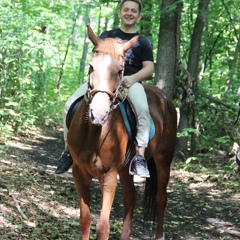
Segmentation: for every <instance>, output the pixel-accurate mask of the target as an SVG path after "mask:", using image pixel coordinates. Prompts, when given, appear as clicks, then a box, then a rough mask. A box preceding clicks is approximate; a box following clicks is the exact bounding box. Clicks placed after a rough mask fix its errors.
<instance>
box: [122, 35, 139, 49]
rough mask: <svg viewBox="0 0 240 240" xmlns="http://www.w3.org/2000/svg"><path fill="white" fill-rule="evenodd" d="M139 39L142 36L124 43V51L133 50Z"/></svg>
mask: <svg viewBox="0 0 240 240" xmlns="http://www.w3.org/2000/svg"><path fill="white" fill-rule="evenodd" d="M139 37H140V35H137V36H135V37H133V38H131V39H130V40H129V41H127V42H124V43H123V51H124V52H126V51H127V50H128V49H130V48H133V47H134V46H135V45H136V43H137V41H138V39H139Z"/></svg>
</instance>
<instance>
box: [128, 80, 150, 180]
mask: <svg viewBox="0 0 240 240" xmlns="http://www.w3.org/2000/svg"><path fill="white" fill-rule="evenodd" d="M128 99H129V100H130V101H131V103H132V105H133V107H134V110H135V113H136V116H137V124H138V125H137V136H136V141H137V144H138V148H137V154H136V156H135V157H134V158H133V161H134V167H135V171H134V173H135V174H136V175H138V176H140V177H150V175H149V171H148V169H147V161H146V160H145V158H144V153H145V149H146V147H147V145H148V141H149V131H150V114H149V108H148V102H147V96H146V93H145V90H144V88H143V86H142V84H140V83H135V84H133V85H132V86H131V88H130V89H129V93H128Z"/></svg>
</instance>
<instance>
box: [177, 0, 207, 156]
mask: <svg viewBox="0 0 240 240" xmlns="http://www.w3.org/2000/svg"><path fill="white" fill-rule="evenodd" d="M208 5H209V0H200V1H199V5H198V16H197V19H196V22H195V26H194V30H193V34H192V37H191V46H190V52H189V58H188V66H187V70H188V72H189V73H190V76H191V79H193V81H191V83H192V91H194V92H196V91H197V89H198V65H199V54H200V46H201V38H202V32H203V27H204V23H205V21H206V19H207V14H208ZM187 97H188V96H187V94H186V98H187ZM195 114H196V111H195V104H189V103H188V101H186V99H184V100H183V104H182V106H181V107H180V122H179V129H178V130H179V131H180V132H181V131H183V129H184V128H188V127H189V126H191V128H194V129H195V128H196V126H195V125H196V120H195ZM187 142H188V138H187V137H183V138H180V139H179V142H178V149H179V150H180V151H181V152H183V153H184V155H187V147H188V146H187ZM190 147H191V154H192V155H195V154H196V136H195V134H192V135H191V146H190Z"/></svg>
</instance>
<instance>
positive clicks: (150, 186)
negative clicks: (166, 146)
mask: <svg viewBox="0 0 240 240" xmlns="http://www.w3.org/2000/svg"><path fill="white" fill-rule="evenodd" d="M147 163H148V170H149V172H150V178H147V179H146V182H145V190H144V200H143V219H144V225H147V226H149V227H150V228H151V229H152V230H153V228H154V223H155V221H156V210H157V209H156V194H157V169H156V165H155V162H154V159H153V158H151V159H150V160H148V162H147Z"/></svg>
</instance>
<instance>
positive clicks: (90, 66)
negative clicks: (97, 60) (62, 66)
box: [88, 64, 93, 75]
mask: <svg viewBox="0 0 240 240" xmlns="http://www.w3.org/2000/svg"><path fill="white" fill-rule="evenodd" d="M92 72H93V66H92V65H90V64H89V70H88V75H89V74H91V73H92Z"/></svg>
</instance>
